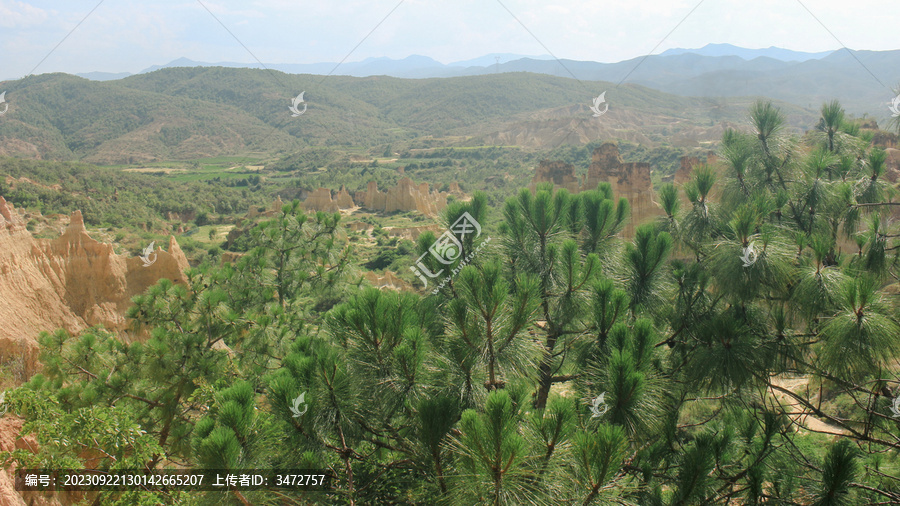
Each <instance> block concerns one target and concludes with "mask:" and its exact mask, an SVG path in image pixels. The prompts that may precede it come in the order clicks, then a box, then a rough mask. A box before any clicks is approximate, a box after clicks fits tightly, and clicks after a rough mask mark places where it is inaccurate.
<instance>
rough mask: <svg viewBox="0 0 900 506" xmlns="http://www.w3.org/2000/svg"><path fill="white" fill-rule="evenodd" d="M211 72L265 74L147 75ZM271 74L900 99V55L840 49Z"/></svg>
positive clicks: (385, 63) (382, 61)
mask: <svg viewBox="0 0 900 506" xmlns="http://www.w3.org/2000/svg"><path fill="white" fill-rule="evenodd" d="M210 66H215V67H235V68H259V65H258V64H246V63H235V62H218V63H204V62H198V61H193V60H189V59H187V58H180V59H178V60H175V61H172V62H169V63H167V64H165V65H160V66H153V67H150V68H148V69H145V70H144V71H143V72H141V74H145V73H149V72H153V71H156V70H160V69H163V68H179V67H210ZM265 67H266V68H268V69H270V70H278V71H281V72H284V73H287V74H312V75H321V76H326V75H346V76H355V77H371V76H389V77H397V78H404V79H428V78H449V77H462V76H477V75H489V74H497V73H513V72H530V73H535V74H545V75H552V76H558V77H568V78H574V79H576V80H578V81H581V82H582V83H583V84H584V86H585V87H586V88H591V89H592V88H594V87H595V84H594V83H593V82H592V81H606V82H611V83H613V84H615V85H616V86H619V85H621V84H625V83H630V84H638V85H641V86H646V87H648V88H652V89H656V90H659V91H664V92H666V93H671V94H674V95H680V96H695V97H704V98H713V97H746V96H766V97H770V98H774V99H778V100H783V101H786V102H790V103H793V104H796V105H799V106H802V107H807V108H817V107H818V106H819V105H820V104H821V103H822V102H823V101H826V100H831V99H834V98H838V99H840V100H841V102H842V104H843V105H844V106H845V108H846V109H847V111H848V112H850V113H852V114H856V115H864V114H868V115H870V116H872V117H875V118H876V119H886V118H887V117H888V116H889V114H890V113H889V110H888V107H887V106H888V104H889V103H890V100H891V99H892V98H893V97H894V96H895V95H896V93H895V91H894V90H893V88H895V87H897V85H898V83H900V50H891V51H851V50H849V49H840V50H836V51H826V52H820V53H805V52H799V51H791V50H788V49H783V48H777V47H770V48H764V49H746V48H741V47H737V46H733V45H730V44H709V45H707V46H705V47H703V48H699V49H670V50H667V51H665V52H663V53H661V54H658V55H651V56H647V57H639V58H633V59H630V60H625V61H620V62H615V63H600V62H594V61H579V60H568V59H559V60H557V59H554V58H552V57H550V56H546V55H545V56H523V55H516V54H496V55H485V56H483V57H480V58H476V59H473V60H467V61H460V62H453V63H449V64H443V63H441V62H438V61H436V60H434V59H432V58H429V57H427V56H418V55H413V56H409V57H406V58H403V59H399V60H398V59H391V58H368V59H366V60H363V61H361V62H352V63H343V64H338V63H334V62H324V63H310V64H266V65H265ZM82 77H86V78H88V79H94V80H107V79H122V78H124V77H127V76H126V75H124V74H104V73H96V72H95V73H89V74H83V75H82ZM599 91H600V90H597V92H598V93H599ZM593 92H594V91H593V89H592V91H591V93H593Z"/></svg>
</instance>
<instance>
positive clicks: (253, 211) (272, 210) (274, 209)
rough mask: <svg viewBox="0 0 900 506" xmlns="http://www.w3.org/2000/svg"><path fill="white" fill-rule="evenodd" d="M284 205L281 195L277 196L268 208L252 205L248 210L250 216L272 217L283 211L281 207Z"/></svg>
mask: <svg viewBox="0 0 900 506" xmlns="http://www.w3.org/2000/svg"><path fill="white" fill-rule="evenodd" d="M283 206H284V201H282V200H281V195H278V196H277V197H275V200H274V201H273V202H272V205H271V206H270V207H269V208H268V209H266V208H265V207H257V206H250V209H248V210H247V217H248V218H258V217H265V218H271V217H272V216H275V215H276V214H278V213H280V212H281V208H282V207H283Z"/></svg>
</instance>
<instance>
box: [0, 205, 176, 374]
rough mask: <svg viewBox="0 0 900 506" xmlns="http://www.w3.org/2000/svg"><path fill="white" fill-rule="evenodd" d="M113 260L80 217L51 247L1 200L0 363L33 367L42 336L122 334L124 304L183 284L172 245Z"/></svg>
mask: <svg viewBox="0 0 900 506" xmlns="http://www.w3.org/2000/svg"><path fill="white" fill-rule="evenodd" d="M149 258H150V260H153V259H154V258H155V261H153V263H152V264H151V265H149V266H146V267H145V266H144V262H143V261H142V260H141V259H140V258H137V257H126V256H124V255H118V254H116V253H115V251H114V250H113V246H112V245H111V244H104V243H101V242H99V241H96V240H94V239H92V238H91V237H90V236H89V235H88V233H87V230H86V229H85V227H84V221H83V219H82V216H81V212H80V211H76V212H74V213H72V216H71V219H70V222H69V226H68V227H67V228H66V230H65V232H64V233H63V234H62V235H61V236H59V237H57V238H56V239H35V238H34V237H32V235H31V233H30V232H28V230H26V229H25V222H24V220H23V219H22V218H21V216H20V215H19V213H18V212H17V211H16V210H15V209H14V208H13V206H12V205H11V204H9V203H8V202H6V200H4V199H3V198H2V197H0V294H2V296H0V362H6V361H9V360H11V359H18V358H21V359H23V360H24V368H25V371H26V374H28V375H30V374H32V373H33V372H34V371H35V369H36V367H37V354H38V346H37V337H38V334H39V333H40V332H41V331H45V330H46V331H53V330H55V329H58V328H63V329H65V330H67V331H69V332H73V333H74V332H78V331H80V330H82V329H85V328H87V327H90V326H93V325H103V326H105V327H107V328H109V329H115V330H123V329H125V326H126V321H125V311H126V310H127V309H128V306H129V305H130V304H131V298H132V297H133V296H135V295H138V294H140V293H143V292H144V290H146V289H147V288H148V287H150V286H151V285H153V284H155V283H156V282H157V281H159V280H160V279H162V278H168V279H171V280H173V281H175V282H183V281H184V270H185V269H186V268H188V261H187V258H186V257H185V256H184V253H183V252H182V251H181V248H180V247H179V246H178V243H177V242H176V241H175V238H174V237H170V238H169V244H168V248H167V249H166V250H165V251H164V250H163V249H162V248H158V249H157V250H156V251H155V252H154V253H152V254H151V255H150V256H149Z"/></svg>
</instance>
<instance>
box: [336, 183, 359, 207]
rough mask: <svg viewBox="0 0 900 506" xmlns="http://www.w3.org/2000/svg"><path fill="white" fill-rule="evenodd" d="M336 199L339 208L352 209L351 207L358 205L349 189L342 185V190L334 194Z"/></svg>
mask: <svg viewBox="0 0 900 506" xmlns="http://www.w3.org/2000/svg"><path fill="white" fill-rule="evenodd" d="M334 201H335V202H337V206H338V208H339V209H350V208H351V207H356V204H355V203H354V202H353V197H351V196H350V192H348V191H347V188H345V187H344V186H341V191H339V192H337V194H336V195H335V196H334Z"/></svg>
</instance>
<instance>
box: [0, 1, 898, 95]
mask: <svg viewBox="0 0 900 506" xmlns="http://www.w3.org/2000/svg"><path fill="white" fill-rule="evenodd" d="M97 4H98V0H35V1H21V0H0V79H11V78H18V77H22V76H24V75H27V74H28V73H30V72H32V70H34V73H37V74H40V73H46V72H70V73H75V72H89V71H105V72H137V71H140V70H142V69H144V68H146V67H149V66H151V65H156V64H163V63H167V62H169V61H171V60H174V59H176V58H179V57H182V56H183V57H187V58H190V59H193V60H199V61H207V62H218V61H233V62H246V63H250V62H254V56H251V54H250V53H252V54H253V55H255V57H256V58H258V59H259V60H261V61H263V62H265V63H315V62H323V61H331V62H337V61H340V60H342V59H344V58H345V57H346V58H347V60H346V61H359V60H363V59H365V58H368V57H373V56H387V57H391V58H404V57H406V56H409V55H411V54H419V55H425V56H430V57H432V58H434V59H436V60H438V61H441V62H444V63H449V62H453V61H459V60H466V59H470V58H474V57H478V56H482V55H485V54H488V53H518V54H526V55H542V54H548V53H550V54H553V55H555V56H557V57H559V58H569V59H578V60H594V61H601V62H613V61H620V60H624V59H628V58H634V57H638V56H643V55H645V54H647V53H649V52H650V51H651V50H653V48H654V47H655V46H656V45H657V44H658V43H660V42H661V41H663V39H665V41H664V42H662V44H660V45H659V47H658V48H657V49H656V50H655V51H654V52H655V53H659V52H662V51H664V50H666V49H669V48H673V47H688V48H696V47H702V46H704V45H706V44H708V43H711V42H717V43H720V42H727V43H731V44H735V45H739V46H743V47H750V48H760V47H769V46H779V47H785V48H788V49H794V50H799V51H825V50H831V49H837V48H839V47H840V44H839V43H838V42H837V41H836V40H835V38H834V37H832V36H831V35H830V34H829V32H828V30H830V31H831V32H832V33H833V34H834V35H835V36H837V38H838V39H840V40H841V42H843V43H844V44H845V45H846V46H847V47H850V48H852V49H873V50H886V49H897V48H900V38H898V36H897V30H898V27H900V11H898V9H897V8H896V3H895V2H888V1H881V0H876V1H867V2H865V4H864V6H863V7H860V6H861V5H862V4H857V3H854V2H847V1H846V0H804V1H803V3H802V4H801V3H800V2H797V1H796V0H749V1H748V0H705V1H703V2H702V3H699V6H698V0H687V1H685V0H661V1H658V0H645V1H641V0H636V1H631V2H623V1H592V2H584V1H576V0H500V1H497V0H403V1H402V2H401V1H399V0H364V1H356V0H314V1H310V0H199V1H198V0H181V1H176V0H137V1H135V0H104V1H103V2H101V3H100V4H99V6H97ZM804 5H805V6H806V8H808V9H809V11H811V13H812V14H810V12H807V10H805V9H804V7H803V6H804ZM95 6H97V7H96V10H94V12H93V13H92V14H91V15H90V16H88V17H87V18H86V19H84V21H83V23H82V24H81V25H80V26H78V27H77V28H75V27H76V25H78V23H79V22H80V21H82V19H83V18H84V17H85V16H86V15H87V14H88V13H89V12H90V11H91V10H92V9H94V7H95ZM204 6H206V8H208V9H209V11H211V12H212V14H214V15H215V17H214V16H213V15H212V14H210V12H207V10H206V9H205V8H204ZM504 6H505V7H504ZM695 7H696V10H694V12H693V13H692V14H690V15H688V13H690V12H691V10H692V9H694V8H695ZM507 9H508V10H507ZM392 11H393V12H392ZM685 16H687V18H686V19H684V18H685ZM814 16H815V17H814ZM216 18H218V20H219V21H221V23H222V24H219V21H217V20H216ZM816 18H818V19H819V20H820V21H821V24H820V23H819V22H817V21H816ZM683 19H684V22H683V23H681V24H680V25H679V23H680V22H681V21H682V20H683ZM382 20H383V22H382ZM379 23H380V24H379ZM222 25H224V26H225V27H226V28H227V30H226V28H223V26H222ZM523 25H524V26H523ZM822 25H824V26H825V27H827V30H826V28H824V27H823V26H822ZM676 26H677V28H676ZM73 29H74V30H73ZM673 29H674V32H672V30H673ZM229 30H230V31H231V33H233V34H234V36H235V37H236V38H237V39H238V40H239V41H240V43H239V42H238V41H236V40H235V38H234V37H232V36H231V35H230V34H229V32H228V31H229ZM669 32H672V33H671V35H668V34H669ZM67 34H70V35H69V36H68V38H66V39H65V40H64V41H63V42H62V43H60V41H61V40H63V38H64V37H66V35H67ZM667 35H668V37H667ZM367 36H368V37H367ZM57 44H59V47H57V48H56V49H55V50H54V46H56V45H57ZM241 44H243V45H244V46H246V47H247V49H249V52H248V51H247V49H244V47H242V46H241ZM357 45H359V46H358V47H356V46H357ZM354 48H355V49H354ZM48 53H49V54H50V56H49V57H47V58H46V60H44V61H43V63H40V62H41V60H42V59H44V57H45V56H47V54H48ZM348 55H349V56H348ZM35 67H37V68H35Z"/></svg>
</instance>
